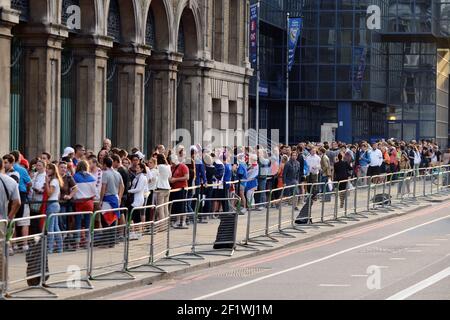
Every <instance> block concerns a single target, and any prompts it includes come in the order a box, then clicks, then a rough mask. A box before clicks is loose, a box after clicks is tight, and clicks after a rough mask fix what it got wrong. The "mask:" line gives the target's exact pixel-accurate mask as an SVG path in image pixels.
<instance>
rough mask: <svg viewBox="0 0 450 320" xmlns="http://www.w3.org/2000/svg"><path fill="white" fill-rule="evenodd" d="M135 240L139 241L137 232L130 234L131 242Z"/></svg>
mask: <svg viewBox="0 0 450 320" xmlns="http://www.w3.org/2000/svg"><path fill="white" fill-rule="evenodd" d="M133 240H139V237H138V235H137V234H136V232H131V233H130V241H133Z"/></svg>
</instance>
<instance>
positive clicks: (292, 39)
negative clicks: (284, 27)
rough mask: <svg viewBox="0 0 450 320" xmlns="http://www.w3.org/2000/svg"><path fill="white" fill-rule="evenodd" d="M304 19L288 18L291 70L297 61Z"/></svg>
mask: <svg viewBox="0 0 450 320" xmlns="http://www.w3.org/2000/svg"><path fill="white" fill-rule="evenodd" d="M302 27H303V19H302V18H289V19H288V50H289V61H288V63H289V71H291V69H292V66H293V65H294V61H295V51H296V49H297V43H298V39H299V38H300V34H301V32H302Z"/></svg>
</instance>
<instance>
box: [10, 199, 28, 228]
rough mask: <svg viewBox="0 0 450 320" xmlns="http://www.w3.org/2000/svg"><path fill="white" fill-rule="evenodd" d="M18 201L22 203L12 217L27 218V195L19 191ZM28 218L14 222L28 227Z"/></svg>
mask: <svg viewBox="0 0 450 320" xmlns="http://www.w3.org/2000/svg"><path fill="white" fill-rule="evenodd" d="M20 201H21V202H22V205H21V206H20V208H19V211H17V214H16V216H15V217H14V218H15V219H20V218H28V217H29V216H30V205H28V204H25V203H26V202H27V201H28V197H27V194H26V193H24V192H21V193H20ZM30 224H31V223H30V220H24V221H19V222H17V223H16V226H17V227H28V226H29V225H30Z"/></svg>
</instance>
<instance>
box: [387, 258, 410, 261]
mask: <svg viewBox="0 0 450 320" xmlns="http://www.w3.org/2000/svg"><path fill="white" fill-rule="evenodd" d="M390 260H392V261H405V260H406V258H391V259H390Z"/></svg>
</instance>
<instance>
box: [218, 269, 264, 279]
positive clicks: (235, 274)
mask: <svg viewBox="0 0 450 320" xmlns="http://www.w3.org/2000/svg"><path fill="white" fill-rule="evenodd" d="M269 270H271V268H240V269H234V270H230V271H226V272H222V273H219V274H217V277H219V278H248V277H251V276H254V275H256V274H260V273H264V272H266V271H269Z"/></svg>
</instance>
